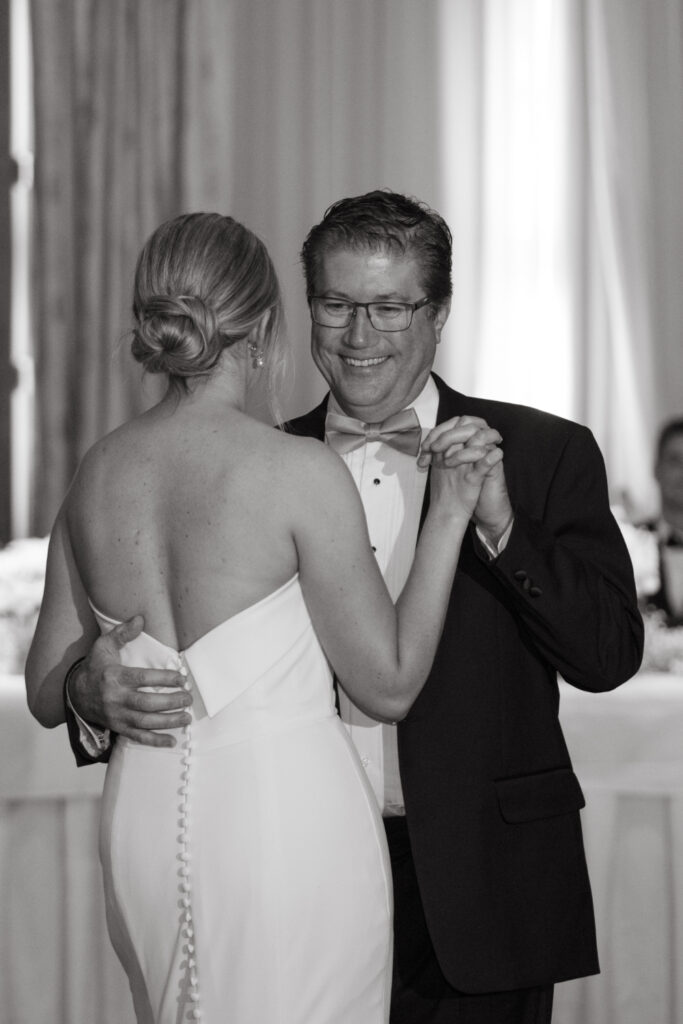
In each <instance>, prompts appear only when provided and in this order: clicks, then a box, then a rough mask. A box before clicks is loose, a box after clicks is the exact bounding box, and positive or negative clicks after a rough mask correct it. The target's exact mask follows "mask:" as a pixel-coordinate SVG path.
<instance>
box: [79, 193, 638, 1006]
mask: <svg viewBox="0 0 683 1024" xmlns="http://www.w3.org/2000/svg"><path fill="white" fill-rule="evenodd" d="M302 257H303V263H304V269H305V275H306V284H307V290H308V302H309V307H310V311H311V320H312V333H311V342H312V352H313V358H314V360H315V362H316V364H317V366H318V368H319V370H320V372H321V373H322V375H323V377H324V378H325V380H326V381H327V383H328V385H329V387H330V394H329V395H327V396H326V397H325V399H324V400H323V401H322V402H321V403H320V405H319V406H317V408H315V409H313V410H312V411H311V412H309V413H307V414H306V415H304V416H301V417H299V418H298V419H296V420H294V421H293V422H291V423H290V424H288V425H287V429H289V430H290V431H291V432H292V433H295V434H300V435H310V436H313V437H317V438H319V439H320V440H321V441H322V440H325V441H326V442H327V443H328V444H330V445H331V446H333V447H334V448H335V449H336V450H337V451H338V452H339V454H340V457H341V458H343V459H344V461H345V463H346V465H347V466H348V469H349V472H350V473H351V474H352V476H353V478H354V480H355V482H356V485H357V487H358V489H359V492H360V495H361V498H362V501H363V505H364V508H365V513H366V517H367V521H368V528H369V533H370V539H371V542H372V545H373V548H374V549H375V553H376V556H377V560H378V563H379V566H380V569H381V571H382V573H383V575H384V577H385V580H386V582H387V586H388V588H389V591H390V593H391V594H392V596H393V597H394V598H396V597H397V596H398V594H399V593H400V592H401V589H402V587H403V585H404V583H405V580H406V578H407V576H408V573H409V570H410V566H411V564H412V560H413V557H414V552H415V544H416V540H417V536H418V533H419V529H420V524H421V522H422V520H423V518H424V515H425V511H426V506H427V503H428V501H429V461H430V457H431V455H430V452H428V451H425V450H422V451H421V450H420V445H421V441H422V439H423V437H424V435H425V434H427V433H428V432H429V431H430V429H431V428H433V427H434V426H435V425H437V424H438V425H439V438H438V441H437V442H435V444H432V449H438V448H439V446H440V447H441V448H442V449H443V450H446V449H447V448H448V447H449V446H451V445H454V444H456V445H457V444H461V443H462V442H463V441H464V440H465V437H463V434H462V430H463V427H468V428H469V429H468V431H467V434H468V435H469V434H470V433H471V432H472V431H471V426H472V424H473V423H474V424H476V425H477V427H478V430H477V433H476V435H475V436H476V439H477V441H478V442H482V440H483V441H485V442H486V443H489V442H490V443H497V442H498V441H499V440H500V436H501V435H502V438H503V443H502V446H503V447H504V450H505V459H504V466H505V468H504V469H503V464H502V463H501V464H499V465H498V466H496V467H494V468H493V469H492V470H491V471H490V472H489V474H488V476H487V478H486V480H485V482H484V485H483V487H482V491H481V495H480V499H479V503H478V505H477V508H476V510H475V514H474V517H473V522H472V524H471V529H470V531H469V532H468V534H467V535H466V537H465V539H464V541H463V546H462V550H461V554H460V560H459V565H458V571H457V573H456V578H455V581H454V585H453V592H452V595H451V599H450V605H449V610H448V615H447V619H446V624H445V627H444V631H443V635H442V638H441V642H440V647H439V650H438V652H437V656H436V658H435V661H434V664H433V667H432V670H431V674H430V677H429V678H428V680H427V682H426V684H425V686H424V688H423V690H422V692H421V694H420V696H419V697H418V698H417V700H416V701H415V704H414V705H413V707H412V709H411V711H410V713H409V714H408V716H407V717H406V718H405V719H404V720H403V721H402V722H400V723H399V724H398V726H394V725H391V724H380V723H378V722H375V721H373V720H372V719H370V718H368V717H367V716H365V715H364V714H363V713H362V712H361V711H360V710H359V709H358V708H356V707H354V706H353V704H352V703H351V701H350V700H349V699H348V698H347V696H346V695H345V694H344V693H343V692H341V691H340V692H339V705H340V712H341V715H342V718H343V719H344V721H345V722H346V724H347V726H348V729H349V732H350V735H351V738H352V740H353V742H354V743H355V745H356V747H357V748H358V751H359V755H360V759H361V763H362V765H363V767H364V769H365V771H366V772H367V774H368V778H369V780H370V782H371V784H372V786H373V789H374V792H375V795H376V797H377V800H378V802H379V805H380V807H381V809H382V814H383V817H384V821H385V826H386V832H387V838H388V842H389V849H390V854H391V860H392V871H393V878H394V906H395V920H394V934H395V947H394V975H393V990H392V1009H391V1021H392V1024H465V1022H466V1024H502V1022H503V1021H505V1022H506V1024H547V1022H548V1021H550V1018H551V1013H552V996H553V985H554V983H555V982H559V981H565V980H567V979H569V978H576V977H580V976H582V975H588V974H594V973H595V972H597V970H598V960H597V953H596V941H595V929H594V923H593V908H592V901H591V894H590V886H589V881H588V876H587V871H586V863H585V857H584V852H583V845H582V839H581V826H580V821H579V810H580V808H581V807H582V806H583V803H584V800H583V795H582V793H581V788H580V786H579V783H578V781H577V779H576V776H575V775H574V773H573V771H572V766H571V761H570V758H569V754H568V752H567V748H566V745H565V742H564V738H563V736H562V731H561V728H560V725H559V721H558V704H559V693H558V686H557V674H558V672H559V673H561V674H562V676H563V677H564V678H565V679H566V680H567V681H569V682H570V683H572V684H574V685H575V686H578V687H579V688H581V689H584V690H593V691H601V690H609V689H611V688H613V687H615V686H618V685H619V684H620V683H622V682H623V681H624V680H626V679H628V678H630V677H631V676H632V675H633V674H634V673H635V672H636V671H637V669H638V667H639V664H640V658H641V654H642V622H641V619H640V616H639V613H638V610H637V606H636V595H635V587H634V583H633V574H632V571H631V565H630V562H629V558H628V554H627V552H626V548H625V546H624V542H623V540H622V536H621V533H620V531H619V528H618V526H617V525H616V523H615V521H614V519H613V518H612V515H611V513H610V510H609V504H608V498H607V486H606V479H605V471H604V466H603V462H602V458H601V455H600V452H599V450H598V448H597V446H596V444H595V441H594V440H593V438H592V436H591V434H590V432H589V431H588V430H586V429H585V428H584V427H581V426H578V425H577V424H575V423H571V422H569V421H567V420H563V419H559V418H557V417H554V416H549V415H547V414H546V413H542V412H539V411H537V410H534V409H528V408H524V407H521V406H514V405H510V404H507V403H503V402H494V401H486V400H484V399H479V398H469V397H467V396H465V395H463V394H459V393H458V392H456V391H453V390H452V389H451V388H449V387H448V386H447V385H446V384H445V383H444V382H443V381H441V380H440V379H439V378H438V377H437V376H436V375H435V374H433V373H432V364H433V361H434V356H435V353H436V347H437V345H438V344H439V341H440V338H441V331H442V328H443V326H444V324H445V322H446V319H447V317H448V313H449V309H450V302H451V291H452V287H451V235H450V232H449V230H448V227H447V225H446V224H445V222H444V221H443V219H442V218H441V217H440V216H439V215H438V214H437V213H435V212H434V211H432V210H430V209H428V208H427V207H426V206H425V205H424V204H422V203H419V202H417V201H415V200H413V199H409V198H407V197H405V196H402V195H398V194H396V193H393V192H387V191H383V190H382V191H375V192H371V193H369V194H367V195H363V196H356V197H352V198H348V199H342V200H341V201H340V202H338V203H335V204H334V206H332V207H331V208H330V209H329V210H328V211H327V213H326V214H325V217H324V218H323V220H322V221H321V223H320V224H318V225H316V226H315V227H314V228H313V229H312V230H311V232H310V233H309V235H308V237H307V239H306V241H305V243H304V247H303V253H302ZM551 343H552V339H549V344H551ZM137 628H138V629H139V628H140V627H139V625H138V627H137ZM134 635H135V630H133V629H132V628H131V624H130V623H128V624H124V625H122V626H120V627H117V630H115V631H112V634H109V635H107V636H105V637H102V638H101V639H100V640H98V641H96V643H95V645H94V648H93V652H92V654H91V655H90V657H89V658H88V659H86V661H85V663H84V664H83V665H82V666H81V667H80V668H79V669H77V670H76V672H75V673H74V675H73V679H72V682H73V687H72V689H71V699H72V701H73V705H74V707H75V709H76V710H77V711H78V712H80V714H81V716H82V718H84V719H86V720H90V721H92V722H98V723H100V724H102V725H105V726H109V727H111V728H113V729H114V730H118V731H120V732H122V733H123V734H124V735H126V736H130V737H132V738H134V739H136V740H137V741H138V742H140V743H149V744H150V745H161V744H162V743H164V742H165V739H164V737H163V734H162V733H160V732H158V731H154V732H151V731H149V730H162V729H163V728H164V726H165V725H166V726H168V727H169V728H175V727H177V726H179V725H182V724H183V720H184V718H183V714H182V712H181V711H178V705H179V703H182V701H181V700H180V699H179V698H178V697H177V695H174V694H168V693H167V694H140V693H139V689H140V687H142V686H144V685H145V684H149V683H150V682H153V683H157V682H159V683H161V682H163V680H158V679H156V678H155V679H153V680H152V679H150V678H149V676H148V671H146V670H144V669H135V670H131V669H125V670H124V669H123V668H122V667H121V666H120V665H119V664H117V653H116V650H117V646H120V645H121V644H122V643H123V642H125V641H126V640H130V639H132V637H133V636H134ZM167 685H170V683H168V684H167ZM161 712H170V714H168V716H165V715H164V714H161ZM68 720H69V723H70V730H71V737H72V743H73V745H74V749H75V750H77V751H79V757H80V758H81V761H82V762H83V761H84V760H86V759H87V757H86V755H84V753H83V751H82V749H81V748H80V746H79V743H80V735H79V730H78V727H77V725H76V722H75V720H74V717H73V715H72V714H71V712H70V711H69V712H68ZM106 756H107V755H106V753H104V754H102V755H101V758H104V757H106ZM95 759H97V757H96V758H95ZM348 856H349V857H350V858H353V856H354V851H353V849H351V848H350V849H349V850H348ZM329 882H330V885H331V886H333V885H334V877H330V880H329ZM227 912H229V911H227ZM359 941H362V936H359ZM339 971H340V972H341V973H343V971H344V964H343V963H340V964H339ZM265 980H266V981H267V979H265ZM264 1024H265V1022H264ZM316 1024H317V1022H316ZM320 1024H322V1022H320ZM358 1024H361V1022H358Z"/></svg>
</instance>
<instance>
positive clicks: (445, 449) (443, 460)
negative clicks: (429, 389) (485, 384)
mask: <svg viewBox="0 0 683 1024" xmlns="http://www.w3.org/2000/svg"><path fill="white" fill-rule="evenodd" d="M502 440H503V439H502V437H501V435H500V434H499V433H498V431H497V430H496V429H495V428H494V427H489V425H488V423H487V422H486V421H485V420H483V419H481V418H480V417H478V416H456V417H454V418H453V419H450V420H446V421H445V422H444V423H439V424H438V425H437V426H436V427H434V429H433V430H430V432H429V434H428V435H427V437H426V438H425V440H424V441H423V442H422V447H421V449H420V454H419V456H418V460H417V462H418V465H419V466H421V467H422V468H425V467H427V466H429V465H432V466H434V468H437V467H439V466H446V467H449V468H452V467H455V466H457V465H459V464H462V463H463V462H464V460H465V459H467V465H469V467H470V470H471V472H472V478H473V483H474V485H475V487H480V489H479V490H478V493H477V494H476V496H475V499H474V500H475V504H474V505H473V508H472V521H473V522H474V524H475V526H476V527H477V528H478V529H479V530H480V531H481V533H482V534H483V536H484V537H486V539H487V541H489V543H490V544H491V545H492V546H493V547H496V546H497V544H498V541H499V540H500V538H501V537H502V536H503V534H504V533H505V531H506V530H507V528H508V526H509V525H510V523H511V522H512V518H513V511H512V505H511V503H510V497H509V494H508V489H507V484H506V481H505V470H504V467H503V453H502V451H501V450H500V449H499V448H498V445H499V444H500V443H501V441H502ZM494 453H495V455H494ZM475 455H477V456H478V461H472V457H473V456H475ZM487 456H488V459H487ZM495 456H497V457H495ZM482 460H485V461H482ZM482 470H484V471H485V472H484V474H483V477H482Z"/></svg>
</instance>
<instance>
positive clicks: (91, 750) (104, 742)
mask: <svg viewBox="0 0 683 1024" xmlns="http://www.w3.org/2000/svg"><path fill="white" fill-rule="evenodd" d="M66 702H67V704H68V705H69V708H70V710H71V711H72V712H73V716H74V718H75V719H76V721H77V722H78V740H79V742H80V744H81V746H82V747H83V749H84V750H85V752H86V753H87V754H89V755H90V757H99V755H100V754H103V753H104V752H105V751H106V750H108V749H109V747H110V746H111V732H110V730H109V729H100V728H99V726H97V725H89V724H88V722H86V721H85V719H83V718H81V716H80V715H79V714H78V712H77V711H76V708H75V707H74V706H73V704H72V703H71V695H70V693H69V684H68V682H67V684H66Z"/></svg>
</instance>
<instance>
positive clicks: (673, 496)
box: [646, 417, 683, 626]
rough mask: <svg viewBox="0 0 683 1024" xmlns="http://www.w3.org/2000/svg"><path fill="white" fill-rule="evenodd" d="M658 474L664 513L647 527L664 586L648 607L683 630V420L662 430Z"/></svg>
mask: <svg viewBox="0 0 683 1024" xmlns="http://www.w3.org/2000/svg"><path fill="white" fill-rule="evenodd" d="M654 472H655V479H656V481H657V484H658V485H659V496H660V513H659V517H658V518H657V519H655V520H651V521H650V522H649V523H647V524H646V525H647V526H648V528H649V529H651V530H652V531H654V532H655V533H656V535H657V544H658V547H659V583H660V585H659V589H658V590H657V592H656V593H655V594H652V595H650V596H649V597H648V605H649V607H651V608H657V609H659V610H660V611H662V612H663V613H664V616H665V621H666V623H667V625H669V626H683V417H677V418H676V419H672V420H669V421H668V422H667V423H665V424H664V425H663V427H662V428H661V430H660V432H659V437H658V439H657V458H656V462H655V471H654Z"/></svg>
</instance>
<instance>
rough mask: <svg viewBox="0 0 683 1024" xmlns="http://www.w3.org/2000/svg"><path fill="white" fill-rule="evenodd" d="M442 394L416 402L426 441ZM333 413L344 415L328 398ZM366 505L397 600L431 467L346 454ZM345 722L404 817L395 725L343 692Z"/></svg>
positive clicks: (425, 393) (393, 809)
mask: <svg viewBox="0 0 683 1024" xmlns="http://www.w3.org/2000/svg"><path fill="white" fill-rule="evenodd" d="M438 407H439V393H438V391H437V388H436V384H435V383H434V381H433V380H432V378H431V377H430V378H429V380H428V381H427V384H426V385H425V387H424V389H423V390H422V392H421V393H420V394H419V395H418V397H417V398H416V399H415V401H414V402H413V404H412V408H414V409H415V412H416V413H417V417H418V419H419V421H420V426H421V428H422V436H423V438H424V437H425V436H426V434H427V433H428V432H429V431H430V430H431V428H432V427H433V426H434V425H435V424H436V414H437V410H438ZM328 408H329V411H330V412H343V410H342V409H340V408H339V406H338V405H337V403H336V402H335V400H334V397H333V396H332V395H330V401H329V406H328ZM341 458H343V460H344V462H345V463H346V465H347V467H348V469H349V472H350V473H351V476H352V477H353V479H354V482H355V484H356V487H357V488H358V491H359V493H360V496H361V500H362V502H363V508H364V509H365V516H366V519H367V522H368V533H369V535H370V543H371V544H372V546H373V549H374V551H375V556H376V558H377V564H378V565H379V569H380V572H381V573H382V576H383V577H384V580H385V582H386V585H387V589H388V591H389V593H390V595H391V598H392V600H393V601H396V600H397V598H398V596H399V595H400V593H401V591H402V590H403V587H404V585H405V582H406V580H407V579H408V575H409V574H410V568H411V566H412V564H413V558H414V556H415V545H416V543H417V533H418V528H419V525H420V513H421V511H422V503H423V500H424V494H425V487H426V484H427V469H426V468H425V469H421V468H420V467H419V466H418V464H417V460H416V459H415V457H414V456H411V455H404V454H403V452H398V451H396V449H395V448H391V447H390V446H389V445H386V444H384V443H383V442H381V441H371V442H369V443H368V444H365V445H363V446H362V447H360V448H355V449H354V450H353V451H352V452H348V453H347V454H346V455H342V456H341ZM339 705H340V712H341V718H342V721H343V722H344V724H345V725H346V727H347V729H348V731H349V734H350V736H351V739H352V741H353V743H354V745H355V747H356V749H357V750H358V753H359V755H360V759H361V763H362V764H363V767H364V768H365V770H366V772H367V774H368V778H369V780H370V784H371V785H372V788H373V790H374V792H375V796H376V797H377V801H378V803H379V806H380V808H381V810H382V813H383V814H384V815H396V814H403V813H404V807H403V791H402V789H401V778H400V775H399V771H398V751H397V745H396V726H395V725H385V724H382V723H380V722H376V721H375V720H374V718H370V717H369V716H368V715H366V714H364V712H362V711H361V710H360V709H359V708H357V707H356V706H355V704H354V703H353V702H352V701H351V700H349V698H348V697H347V695H346V694H345V693H344V691H343V690H342V689H341V687H340V690H339Z"/></svg>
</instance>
